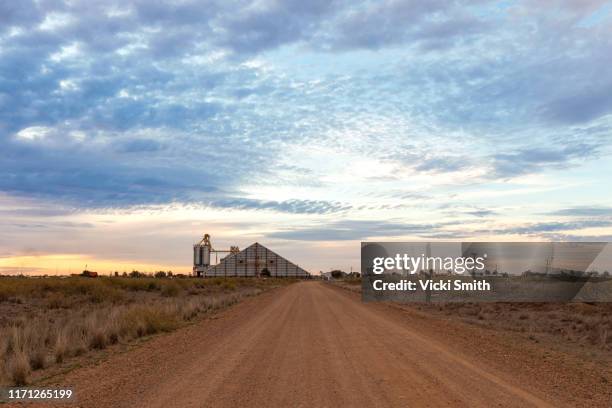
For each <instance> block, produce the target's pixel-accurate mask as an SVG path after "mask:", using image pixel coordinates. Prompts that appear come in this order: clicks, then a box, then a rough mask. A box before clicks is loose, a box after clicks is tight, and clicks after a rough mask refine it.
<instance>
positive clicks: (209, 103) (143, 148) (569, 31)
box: [0, 0, 612, 273]
mask: <svg viewBox="0 0 612 408" xmlns="http://www.w3.org/2000/svg"><path fill="white" fill-rule="evenodd" d="M611 66H612V4H610V2H604V1H597V0H581V1H578V0H575V1H557V2H555V1H550V2H542V1H535V0H526V1H497V2H484V1H438V0H429V1H401V0H392V1H390V0H382V1H372V2H357V1H353V0H351V1H318V0H312V1H306V2H305V1H295V0H290V1H267V0H264V1H230V0H222V1H183V2H179V1H168V2H166V3H164V2H162V1H156V2H151V1H132V2H130V1H125V0H122V1H116V2H114V1H79V0H71V1H68V0H66V1H61V0H40V1H29V0H22V1H11V0H0V231H1V232H0V273H7V272H41V271H45V272H50V273H54V272H55V271H58V272H68V271H70V272H76V271H80V270H81V269H82V268H83V267H84V266H85V265H86V264H87V265H88V267H89V269H93V270H98V271H101V272H107V271H110V270H115V269H118V270H120V271H121V270H131V268H139V269H141V270H149V271H151V270H155V269H158V268H163V269H173V270H175V271H181V272H187V271H190V270H191V257H192V253H191V244H192V243H193V242H194V241H197V240H198V238H199V236H200V235H201V234H203V233H204V232H208V233H210V234H211V235H212V237H213V245H214V246H216V247H219V248H224V247H229V245H239V246H240V247H245V246H247V245H248V244H250V243H252V242H254V241H259V242H261V243H263V244H264V245H268V246H269V247H271V248H272V249H274V250H276V251H277V252H279V253H280V254H282V255H286V256H287V257H288V258H289V259H292V260H294V261H295V262H297V263H299V264H300V265H301V266H304V267H306V268H307V269H309V270H311V271H314V272H317V271H319V270H328V269H329V268H337V267H339V268H343V269H347V270H348V269H349V268H350V267H351V266H352V267H353V268H355V269H358V268H359V241H361V240H409V239H427V240H432V239H446V240H462V239H463V240H474V239H481V240H551V239H558V240H589V239H590V240H610V239H612V188H611V185H612V162H611V160H610V159H611V158H612V69H611V68H610V67H611Z"/></svg>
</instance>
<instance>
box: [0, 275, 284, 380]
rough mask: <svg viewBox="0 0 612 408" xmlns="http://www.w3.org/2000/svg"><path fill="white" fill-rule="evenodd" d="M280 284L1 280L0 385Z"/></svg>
mask: <svg viewBox="0 0 612 408" xmlns="http://www.w3.org/2000/svg"><path fill="white" fill-rule="evenodd" d="M289 282H290V281H289V280H286V279H284V280H282V279H247V278H213V279H196V278H167V277H161V276H160V277H158V278H153V277H144V278H143V277H139V278H129V277H112V278H110V277H99V278H85V277H70V278H62V277H51V278H24V277H0V385H26V384H28V383H30V382H31V381H33V380H35V379H36V378H37V377H40V376H41V375H42V374H41V373H42V372H44V371H45V370H46V369H47V370H48V369H50V368H52V367H58V366H62V365H67V364H68V363H69V362H70V361H72V360H77V359H78V358H82V357H81V356H84V355H86V354H91V353H94V354H95V352H96V351H99V350H103V349H106V348H107V347H110V346H113V345H117V344H126V343H129V342H132V341H134V340H136V339H139V338H142V337H146V336H150V335H152V334H156V333H160V332H168V331H172V330H175V329H177V328H179V327H181V326H183V325H185V324H187V323H188V322H190V321H193V320H195V319H197V318H198V317H200V316H203V315H205V314H207V313H211V312H214V311H217V310H220V309H223V308H225V307H228V306H230V305H232V304H234V303H236V302H238V301H240V300H241V299H243V298H245V297H248V296H253V295H256V294H258V293H261V292H262V291H263V290H266V289H269V288H273V287H276V286H280V285H283V284H287V283H289Z"/></svg>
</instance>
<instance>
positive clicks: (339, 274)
mask: <svg viewBox="0 0 612 408" xmlns="http://www.w3.org/2000/svg"><path fill="white" fill-rule="evenodd" d="M331 276H332V278H334V279H342V278H344V277H345V276H346V273H345V272H342V271H341V270H338V269H336V270H333V271H331Z"/></svg>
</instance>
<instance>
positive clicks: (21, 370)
mask: <svg viewBox="0 0 612 408" xmlns="http://www.w3.org/2000/svg"><path fill="white" fill-rule="evenodd" d="M7 369H8V370H7V371H8V374H9V377H10V379H11V380H12V382H13V384H14V385H16V386H22V385H27V384H28V382H29V378H30V363H29V361H28V357H27V355H26V354H25V353H24V352H23V351H19V352H17V353H14V354H13V355H12V356H11V358H10V359H9V360H8V364H7Z"/></svg>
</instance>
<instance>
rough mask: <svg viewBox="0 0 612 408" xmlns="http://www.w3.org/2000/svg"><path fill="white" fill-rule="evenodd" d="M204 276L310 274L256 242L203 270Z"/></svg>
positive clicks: (299, 276) (304, 275)
mask: <svg viewBox="0 0 612 408" xmlns="http://www.w3.org/2000/svg"><path fill="white" fill-rule="evenodd" d="M204 276H207V277H213V276H250V277H253V276H272V277H275V276H278V277H296V278H306V277H308V276H310V274H309V273H308V272H307V271H306V270H304V269H302V268H300V267H299V266H297V265H296V264H294V263H292V262H290V261H288V260H287V259H285V258H283V257H282V256H280V255H278V254H277V253H276V252H274V251H271V250H269V249H268V248H266V247H265V246H263V245H261V244H260V243H258V242H256V243H254V244H253V245H251V246H249V247H247V248H245V249H243V250H242V251H240V252H238V253H237V254H232V255H228V256H227V257H225V258H223V259H222V260H221V261H220V262H219V263H218V264H217V265H214V266H211V267H210V268H208V269H206V271H204Z"/></svg>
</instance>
